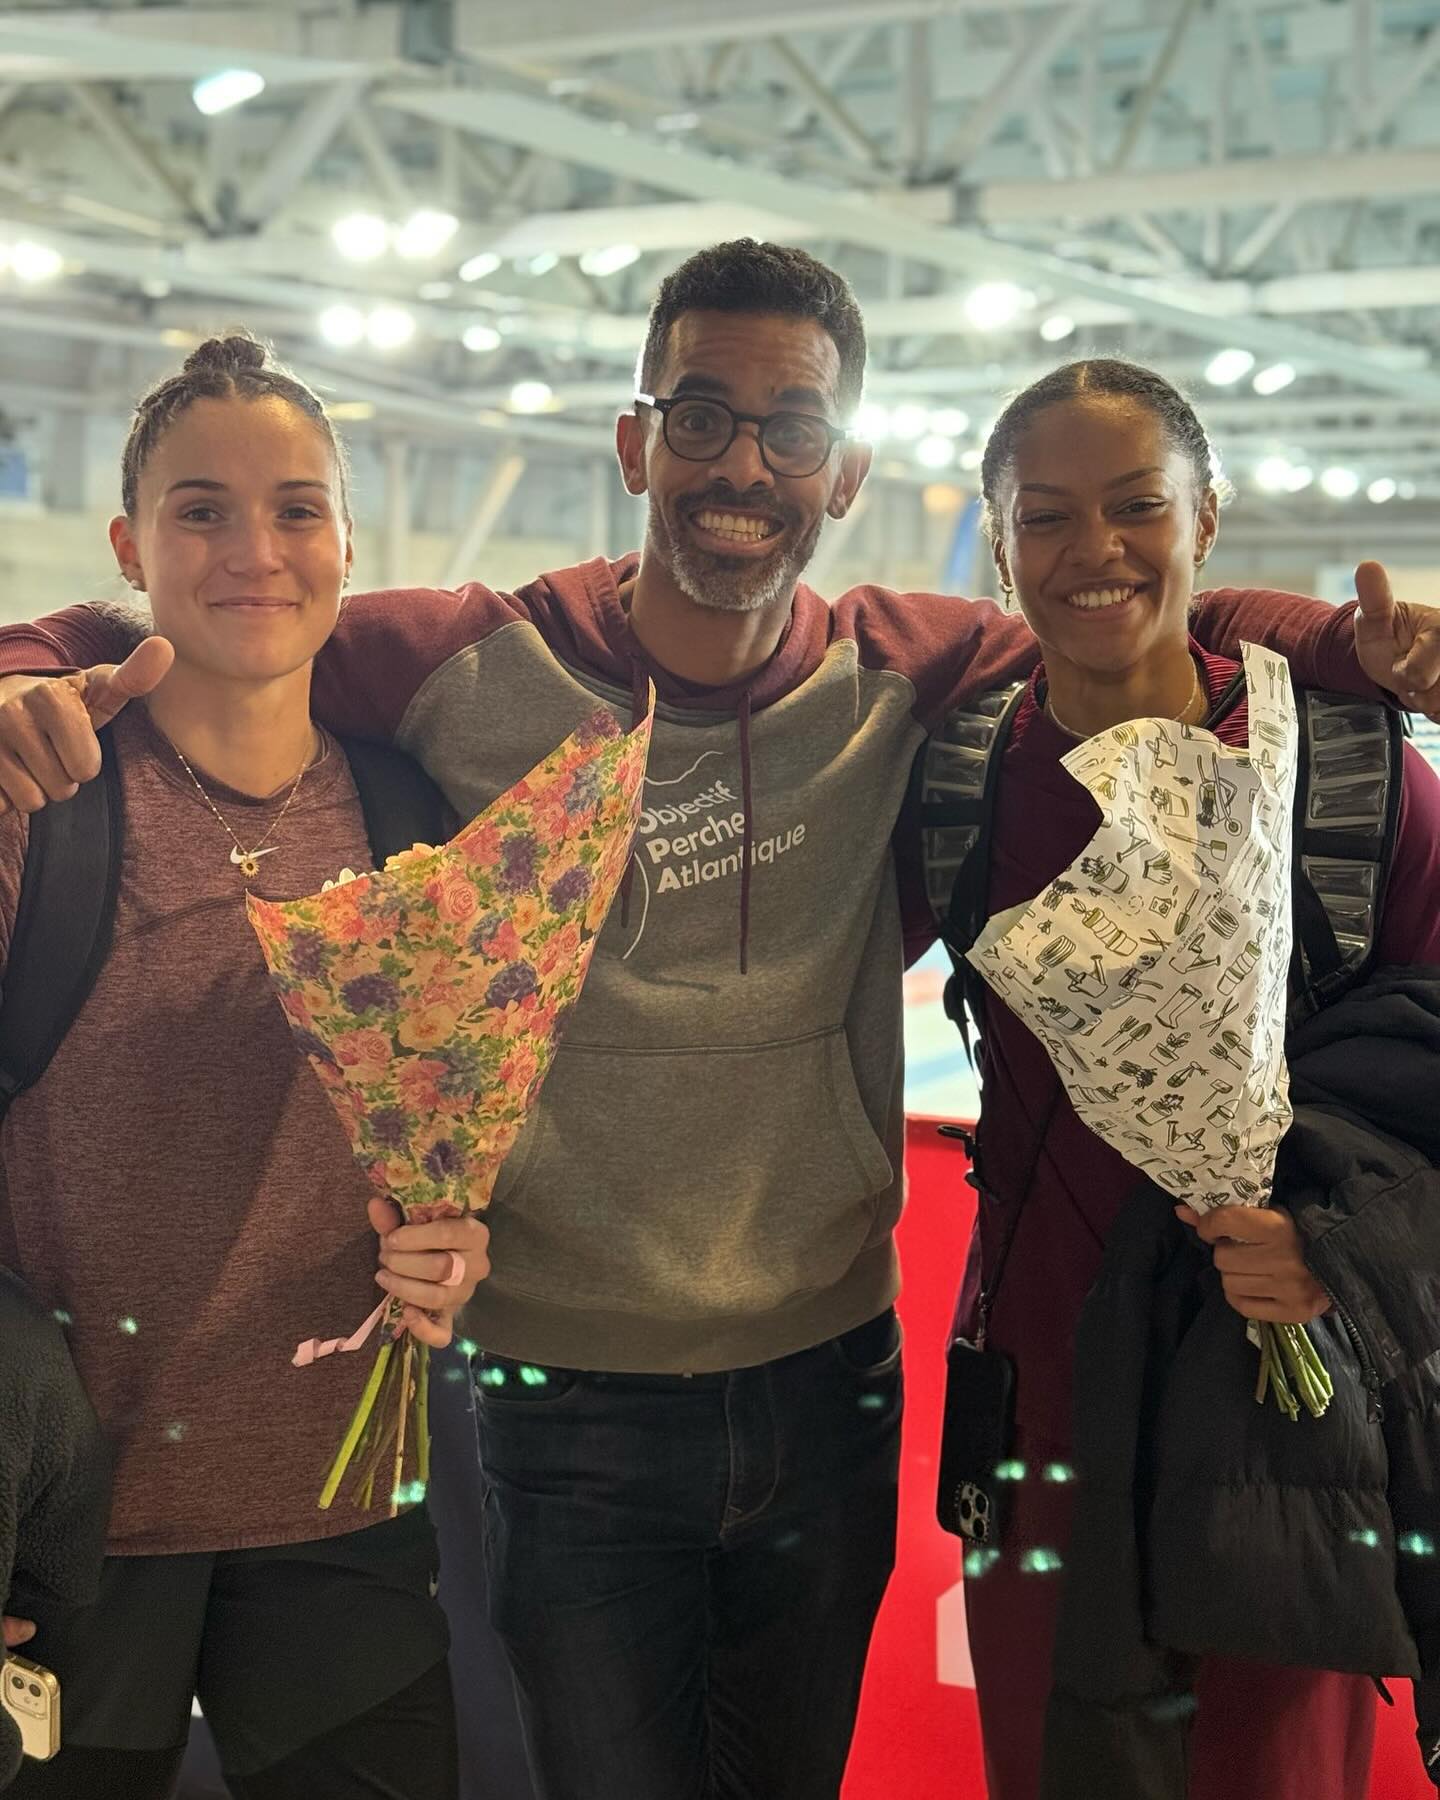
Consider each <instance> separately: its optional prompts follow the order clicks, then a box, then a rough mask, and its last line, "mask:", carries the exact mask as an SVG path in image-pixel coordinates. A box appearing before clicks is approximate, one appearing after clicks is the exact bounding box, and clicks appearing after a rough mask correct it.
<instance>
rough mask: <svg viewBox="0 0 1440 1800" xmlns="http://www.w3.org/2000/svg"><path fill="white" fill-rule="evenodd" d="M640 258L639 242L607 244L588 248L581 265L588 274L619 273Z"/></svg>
mask: <svg viewBox="0 0 1440 1800" xmlns="http://www.w3.org/2000/svg"><path fill="white" fill-rule="evenodd" d="M639 260H640V246H639V245H638V244H607V245H606V246H605V247H604V248H603V249H600V250H587V251H586V252H585V254H584V255H583V256H582V257H581V258H580V267H581V268H582V269H583V270H584V272H585V273H586V274H587V275H618V274H619V273H620V271H621V270H622V269H628V268H629V267H630V265H631V263H637V262H639Z"/></svg>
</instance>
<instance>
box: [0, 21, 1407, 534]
mask: <svg viewBox="0 0 1440 1800" xmlns="http://www.w3.org/2000/svg"><path fill="white" fill-rule="evenodd" d="M744 233H749V234H752V235H755V236H760V237H770V238H776V239H785V240H792V241H803V242H804V243H806V244H807V245H808V246H809V247H810V248H812V249H813V250H814V251H815V252H816V253H817V254H819V255H820V256H822V257H824V258H826V259H827V260H829V261H832V262H834V263H835V264H837V265H838V266H839V267H841V268H842V269H844V270H845V272H846V273H847V274H848V275H849V276H850V277H851V279H852V280H853V281H854V283H855V286H856V288H857V290H858V292H859V294H860V296H861V299H862V302H863V303H864V306H865V310H866V315H867V318H868V321H869V327H870V332H871V338H872V344H873V356H872V372H871V378H870V382H869V389H868V394H867V411H866V413H865V415H864V417H863V419H862V425H863V426H864V428H865V429H866V430H867V431H869V432H871V433H873V435H874V436H875V437H876V439H877V440H878V441H879V442H880V443H881V444H882V445H883V447H884V454H885V457H886V464H887V467H888V468H889V469H890V471H891V472H892V474H895V475H899V476H902V477H903V475H904V473H905V471H906V470H910V469H913V472H914V477H915V479H916V480H930V481H933V480H934V479H935V478H936V471H939V470H953V476H952V477H950V478H953V479H955V480H957V481H963V480H964V476H965V471H966V470H968V469H971V468H973V467H974V464H975V462H976V460H977V458H978V449H977V446H978V443H979V442H980V439H981V435H982V434H983V432H984V429H985V427H986V426H987V424H988V422H989V420H990V418H991V417H993V414H994V411H995V409H996V406H997V404H998V402H999V400H1000V397H1001V396H1002V395H1003V394H1004V393H1005V391H1006V390H1007V389H1010V388H1013V387H1014V386H1015V385H1017V384H1019V383H1023V382H1024V381H1025V380H1027V379H1029V378H1031V377H1032V376H1033V375H1034V374H1035V373H1037V372H1039V371H1040V370H1041V369H1042V368H1044V367H1046V366H1048V365H1049V364H1050V363H1052V362H1053V361H1055V360H1056V358H1057V357H1063V356H1066V355H1068V354H1071V353H1075V352H1078V351H1080V350H1093V349H1104V350H1115V351H1119V352H1121V353H1126V354H1131V355H1135V356H1138V357H1141V358H1144V359H1147V360H1151V361H1155V362H1158V363H1159V364H1160V365H1161V366H1162V367H1163V368H1164V369H1165V370H1166V371H1167V372H1169V373H1171V374H1172V375H1174V376H1177V377H1178V378H1180V379H1181V380H1183V381H1184V382H1186V383H1187V384H1189V385H1190V386H1191V387H1192V388H1193V389H1194V390H1195V391H1197V393H1199V394H1200V395H1201V396H1203V397H1204V402H1205V413H1206V416H1207V418H1208V420H1209V421H1210V422H1211V424H1212V426H1213V427H1214V428H1215V430H1216V433H1217V436H1220V437H1222V439H1223V443H1224V446H1225V451H1226V468H1227V472H1228V473H1229V475H1230V476H1231V478H1232V479H1233V481H1234V482H1235V483H1236V485H1237V487H1239V488H1241V489H1242V490H1248V491H1249V492H1250V493H1252V494H1253V495H1254V496H1255V498H1256V500H1257V501H1258V502H1259V503H1260V504H1261V505H1262V507H1266V506H1268V507H1271V508H1273V509H1275V516H1277V517H1280V516H1285V517H1288V518H1290V519H1291V520H1292V521H1293V520H1295V519H1299V518H1303V517H1304V516H1305V515H1306V512H1307V509H1312V508H1319V507H1321V506H1332V507H1333V505H1334V504H1335V503H1337V502H1341V501H1348V502H1349V503H1350V504H1352V505H1354V506H1358V507H1364V506H1365V505H1366V504H1367V500H1366V496H1367V494H1368V495H1369V496H1370V498H1371V499H1372V500H1374V501H1376V502H1383V503H1385V504H1387V506H1388V507H1389V508H1390V513H1389V515H1388V518H1387V528H1388V529H1401V528H1402V527H1403V528H1404V529H1406V530H1423V529H1425V518H1426V517H1427V516H1428V517H1429V518H1431V519H1433V517H1434V511H1433V508H1434V501H1435V499H1436V497H1437V495H1440V424H1437V420H1440V0H1065V3H1064V4H1054V3H1053V0H1051V3H1047V4H1030V3H1029V0H1010V3H1009V4H1006V5H996V4H987V3H985V0H726V3H725V4H723V5H715V4H714V3H713V0H703V3H702V0H454V3H453V4H451V3H447V0H414V3H411V4H399V5H397V4H393V3H389V0H375V3H371V0H284V3H283V4H266V3H264V0H246V3H245V4H243V5H240V4H237V5H233V6H209V5H199V4H187V3H184V0H178V3H171V4H166V3H163V0H162V3H160V4H133V5H125V4H121V5H110V6H106V7H103V8H99V9H89V10H76V9H72V8H69V7H66V6H63V5H50V4H32V5H28V6H11V7H3V8H0V271H3V272H0V321H3V325H4V327H5V330H4V335H3V338H0V407H3V409H4V411H5V413H6V414H7V415H10V416H12V417H21V418H23V419H24V420H27V421H31V422H32V423H33V422H36V421H43V420H45V419H46V418H48V417H53V416H55V415H63V414H65V413H66V412H67V411H76V410H79V409H85V410H88V411H92V412H93V411H96V410H99V411H105V410H113V411H114V412H115V413H117V414H119V413H122V412H123V410H124V407H125V405H126V403H127V401H128V400H129V398H130V396H131V395H133V393H134V392H135V390H136V388H137V387H138V386H139V385H141V384H142V383H143V382H145V381H146V380H148V379H149V378H150V377H151V376H152V375H153V374H154V373H155V372H156V371H157V370H158V369H160V368H161V367H162V366H164V364H165V362H166V361H173V360H174V356H175V353H176V349H177V347H178V346H182V345H184V344H186V343H188V342H190V341H192V340H193V338H194V337H195V336H196V334H197V333H201V332H203V331H205V330H208V329H212V328H214V327H215V326H217V325H219V324H223V323H230V322H235V321H242V322H244V323H246V324H248V325H250V326H251V327H252V328H253V329H255V330H257V331H259V332H262V333H264V334H265V335H268V336H270V337H273V338H274V339H275V341H276V342H277V344H278V346H279V347H280V349H281V351H282V354H284V355H285V356H287V357H288V358H289V359H290V360H291V361H293V362H294V363H295V364H296V365H297V366H299V367H300V369H301V370H302V372H303V373H306V374H307V375H309V376H311V377H312V378H313V379H315V380H317V381H319V382H321V383H322V384H323V386H324V389H325V391H326V393H327V395H328V396H329V397H330V398H331V400H332V401H333V402H334V403H335V404H336V405H337V406H338V408H339V410H340V416H341V417H343V418H347V419H349V420H351V421H353V423H354V426H355V427H356V428H358V429H359V430H361V431H362V432H363V431H365V430H378V431H382V432H383V431H385V430H387V429H388V430H395V429H403V430H404V431H406V432H407V433H409V434H411V436H412V437H414V436H416V435H418V436H419V437H420V438H421V439H428V440H432V441H439V442H442V443H443V442H446V441H449V440H457V441H459V440H484V439H487V438H488V439H489V440H490V441H491V442H492V443H493V439H494V434H497V433H498V434H504V435H505V436H506V437H508V438H509V439H511V440H513V442H514V444H515V445H516V447H517V449H518V450H519V451H520V452H521V453H522V454H523V453H524V452H525V451H526V450H527V447H530V446H534V447H537V448H538V447H539V446H540V445H542V444H548V445H549V446H551V448H552V450H553V451H554V452H555V453H557V454H563V455H568V456H572V457H576V458H579V459H585V458H592V459H593V458H594V456H595V454H596V452H597V451H602V450H604V449H606V448H607V447H608V445H609V443H610V441H611V421H612V420H613V416H614V413H615V411H616V409H617V405H621V404H623V403H624V402H625V400H626V398H627V397H628V393H629V387H628V383H629V380H630V370H631V367H632V365H633V361H634V357H635V354H636V350H637V348H638V345H639V342H640V338H641V334H642V329H643V321H644V314H645V308H646V305H647V303H648V301H649V298H650V296H651V294H652V292H653V290H654V286H655V283H656V281H657V279H658V278H659V277H660V276H661V275H663V273H664V272H665V271H666V270H667V269H668V268H670V267H672V266H673V265H674V264H675V263H676V262H677V261H679V260H680V258H681V257H683V256H684V255H685V254H686V253H687V252H688V251H689V250H691V249H693V248H695V247H696V246H698V245H701V244H704V243H708V242H711V241H713V240H715V239H718V238H723V237H729V236H737V235H740V234H744ZM496 447H497V448H498V447H499V446H496Z"/></svg>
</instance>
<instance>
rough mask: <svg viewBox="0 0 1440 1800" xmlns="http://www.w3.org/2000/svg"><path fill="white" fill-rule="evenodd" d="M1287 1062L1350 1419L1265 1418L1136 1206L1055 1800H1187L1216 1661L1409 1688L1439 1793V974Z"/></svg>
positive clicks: (1103, 1385) (1080, 1366)
mask: <svg viewBox="0 0 1440 1800" xmlns="http://www.w3.org/2000/svg"><path fill="white" fill-rule="evenodd" d="M1287 1048H1288V1054H1289V1061H1290V1076H1291V1098H1292V1101H1293V1103H1294V1107H1295V1122H1294V1124H1293V1126H1292V1128H1291V1130H1290V1131H1289V1133H1288V1134H1287V1135H1286V1137H1285V1139H1284V1142H1283V1143H1282V1145H1281V1149H1280V1156H1279V1160H1278V1163H1277V1166H1276V1178H1275V1204H1277V1205H1283V1206H1286V1207H1288V1208H1289V1209H1290V1211H1291V1213H1292V1214H1293V1216H1294V1218H1295V1221H1296V1224H1297V1226H1298V1228H1299V1230H1300V1233H1301V1236H1302V1238H1303V1239H1304V1242H1305V1254H1306V1260H1307V1262H1308V1263H1309V1265H1310V1267H1311V1269H1312V1270H1313V1272H1314V1273H1315V1275H1316V1277H1317V1278H1318V1279H1319V1280H1320V1282H1321V1283H1322V1284H1323V1285H1324V1287H1325V1288H1326V1289H1327V1291H1328V1292H1329V1293H1330V1294H1331V1296H1332V1297H1333V1299H1334V1301H1335V1306H1334V1309H1333V1310H1332V1312H1331V1313H1329V1314H1328V1315H1326V1316H1325V1317H1324V1318H1322V1319H1319V1320H1317V1321H1315V1322H1314V1324H1312V1326H1311V1327H1310V1333H1311V1337H1312V1339H1313V1340H1314V1342H1315V1344H1316V1347H1317V1349H1318V1350H1319V1351H1320V1353H1321V1355H1322V1357H1323V1358H1324V1359H1325V1362H1326V1364H1327V1366H1328V1367H1329V1369H1330V1372H1331V1375H1332V1377H1333V1379H1334V1382H1335V1398H1334V1400H1333V1401H1332V1403H1331V1405H1330V1409H1329V1411H1328V1412H1327V1413H1326V1415H1325V1417H1324V1418H1323V1419H1320V1420H1314V1419H1311V1418H1310V1417H1309V1416H1308V1415H1307V1414H1304V1413H1302V1415H1301V1417H1300V1419H1299V1420H1298V1421H1296V1422H1295V1423H1293V1424H1292V1423H1291V1422H1290V1421H1289V1420H1287V1419H1286V1418H1284V1416H1283V1415H1282V1414H1281V1413H1280V1411H1279V1409H1278V1408H1277V1407H1275V1406H1274V1405H1273V1404H1272V1403H1269V1402H1267V1403H1266V1404H1265V1405H1264V1406H1257V1405H1256V1404H1255V1402H1254V1397H1253V1396H1254V1387H1255V1375H1256V1353H1255V1351H1254V1349H1253V1347H1252V1346H1251V1345H1250V1343H1249V1342H1248V1340H1247V1338H1246V1335H1245V1321H1244V1320H1243V1319H1242V1318H1241V1317H1240V1316H1239V1314H1237V1313H1235V1312H1234V1311H1233V1310H1232V1309H1231V1308H1230V1306H1229V1305H1228V1304H1227V1303H1226V1301H1225V1298H1224V1295H1223V1293H1222V1292H1221V1289H1220V1284H1219V1281H1218V1278H1217V1277H1216V1275H1215V1273H1214V1270H1213V1268H1212V1267H1211V1265H1210V1258H1209V1253H1208V1251H1206V1250H1205V1249H1204V1247H1203V1246H1202V1245H1200V1244H1198V1242H1197V1241H1196V1240H1195V1239H1194V1237H1193V1236H1192V1235H1191V1234H1190V1233H1189V1232H1187V1231H1186V1230H1185V1229H1184V1228H1183V1227H1182V1226H1181V1225H1179V1224H1178V1223H1177V1221H1176V1220H1175V1218H1174V1216H1173V1213H1172V1210H1171V1208H1172V1204H1173V1203H1172V1201H1171V1200H1170V1197H1169V1196H1168V1195H1164V1194H1162V1193H1160V1192H1159V1190H1158V1189H1155V1188H1153V1187H1147V1188H1146V1189H1145V1190H1143V1191H1142V1192H1141V1193H1140V1194H1139V1195H1137V1197H1136V1198H1135V1200H1134V1201H1133V1202H1132V1203H1131V1205H1130V1206H1129V1207H1128V1208H1127V1210H1126V1212H1125V1214H1124V1215H1123V1216H1122V1218H1121V1219H1120V1220H1119V1221H1118V1222H1117V1224H1116V1227H1115V1229H1114V1230H1113V1231H1112V1232H1111V1234H1110V1237H1109V1241H1108V1244H1107V1249H1106V1255H1105V1262H1104V1266H1103V1269H1102V1273H1101V1277H1100V1280H1099V1281H1098V1282H1097V1284H1096V1286H1095V1288H1094V1289H1093V1291H1092V1293H1091V1295H1090V1297H1089V1299H1088V1301H1087V1303H1086V1306H1085V1310H1084V1313H1083V1315H1082V1319H1081V1324H1080V1329H1079V1333H1078V1336H1077V1341H1076V1401H1075V1414H1076V1416H1075V1448H1076V1459H1077V1463H1078V1466H1079V1472H1080V1476H1081V1487H1080V1491H1079V1493H1078V1495H1077V1508H1076V1515H1075V1520H1074V1527H1073V1532H1072V1537H1071V1543H1070V1551H1069V1556H1068V1558H1067V1565H1066V1578H1065V1590H1064V1595H1063V1599H1062V1605H1061V1616H1060V1629H1059V1635H1058V1638H1057V1643H1056V1659H1055V1685H1054V1689H1053V1692H1052V1696H1051V1703H1050V1709H1049V1715H1048V1718H1047V1725H1046V1748H1045V1779H1044V1784H1043V1793H1044V1795H1045V1800H1095V1796H1096V1795H1100V1794H1103V1795H1105V1796H1106V1800H1183V1796H1184V1793H1185V1782H1186V1769H1185V1740H1186V1735H1187V1724H1188V1719H1189V1717H1190V1714H1191V1712H1192V1710H1193V1707H1192V1703H1191V1701H1190V1699H1189V1677H1190V1673H1191V1671H1192V1669H1193V1659H1194V1658H1196V1657H1199V1656H1205V1655H1224V1656H1238V1657H1253V1658H1257V1659H1259V1660H1261V1661H1265V1662H1271V1663H1288V1664H1293V1665H1298V1666H1301V1667H1313V1668H1324V1669H1341V1670H1351V1671H1355V1672H1357V1673H1362V1674H1367V1675H1372V1676H1375V1677H1377V1678H1381V1677H1384V1676H1395V1675H1401V1676H1408V1677H1410V1678H1411V1679H1413V1680H1414V1681H1415V1684H1416V1687H1415V1695H1416V1710H1417V1714H1418V1717H1419V1725H1420V1733H1419V1735H1420V1746H1421V1754H1422V1757H1423V1758H1424V1760H1425V1764H1426V1768H1427V1771H1428V1772H1429V1774H1430V1776H1431V1778H1432V1779H1433V1780H1434V1781H1435V1783H1436V1785H1437V1786H1440V969H1436V968H1417V969H1384V970H1381V971H1379V972H1378V973H1377V974H1375V975H1374V976H1372V977H1371V978H1370V979H1369V980H1368V981H1367V982H1366V983H1365V984H1364V985H1363V986H1362V987H1359V988H1357V989H1355V990H1354V991H1353V992H1351V993H1350V994H1347V995H1346V996H1344V997H1343V998H1342V999H1340V1000H1338V1001H1337V1002H1336V1003H1335V1004H1334V1005H1332V1006H1330V1007H1328V1008H1327V1009H1326V1010H1325V1011H1324V1012H1322V1013H1320V1014H1318V1015H1317V1016H1316V1017H1314V1018H1313V1019H1311V1020H1309V1021H1308V1022H1307V1023H1306V1024H1305V1025H1303V1026H1301V1027H1300V1028H1299V1029H1298V1030H1297V1031H1295V1032H1294V1033H1293V1034H1292V1036H1291V1038H1290V1041H1289V1044H1288V1046H1287ZM1303 1753H1304V1751H1303V1746H1298V1745H1297V1755H1303Z"/></svg>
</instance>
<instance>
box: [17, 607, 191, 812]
mask: <svg viewBox="0 0 1440 1800" xmlns="http://www.w3.org/2000/svg"><path fill="white" fill-rule="evenodd" d="M174 660H175V651H174V649H173V648H172V646H171V645H170V642H169V640H168V639H166V638H161V637H152V638H146V639H145V641H144V642H143V643H141V644H137V645H136V647H135V649H133V650H132V651H131V652H130V654H129V656H127V657H126V658H125V661H124V662H123V663H97V664H96V666H95V667H94V668H93V669H82V670H81V671H80V673H79V674H78V675H5V676H0V813H3V812H9V811H10V810H11V809H12V808H13V809H14V810H15V811H16V812H24V813H33V812H39V810H40V808H41V807H42V806H45V805H47V804H48V803H49V802H50V801H51V800H69V799H72V798H73V797H74V795H75V794H76V792H77V791H78V790H79V786H80V783H81V782H82V781H93V780H94V778H95V777H96V776H97V775H98V774H99V773H100V743H99V740H98V739H97V737H96V736H95V734H96V732H97V731H99V730H100V728H101V727H102V726H104V725H108V724H109V723H110V721H111V720H112V719H113V718H114V717H115V715H116V713H118V712H119V711H120V710H121V709H122V707H124V706H125V705H126V704H127V703H128V702H129V701H131V700H136V699H138V698H139V697H140V696H141V695H142V694H148V693H149V692H150V691H151V689H152V688H154V687H156V686H158V685H159V683H160V681H161V680H162V679H163V678H164V676H165V675H166V674H167V672H168V671H169V668H170V665H171V663H173V662H174Z"/></svg>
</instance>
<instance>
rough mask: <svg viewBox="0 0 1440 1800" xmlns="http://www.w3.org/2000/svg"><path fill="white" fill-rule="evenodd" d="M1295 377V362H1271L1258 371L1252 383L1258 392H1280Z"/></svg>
mask: <svg viewBox="0 0 1440 1800" xmlns="http://www.w3.org/2000/svg"><path fill="white" fill-rule="evenodd" d="M1236 379H1237V380H1238V379H1239V377H1238V376H1237V377H1236ZM1294 379H1295V365H1294V364H1293V363H1271V364H1270V365H1269V366H1268V367H1267V368H1264V369H1261V370H1259V371H1258V372H1257V373H1256V376H1255V379H1254V380H1253V381H1252V382H1251V383H1250V385H1251V387H1253V388H1254V390H1255V392H1256V393H1257V394H1278V393H1279V392H1280V390H1281V388H1287V387H1289V385H1290V383H1291V382H1292V381H1293V380H1294Z"/></svg>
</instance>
